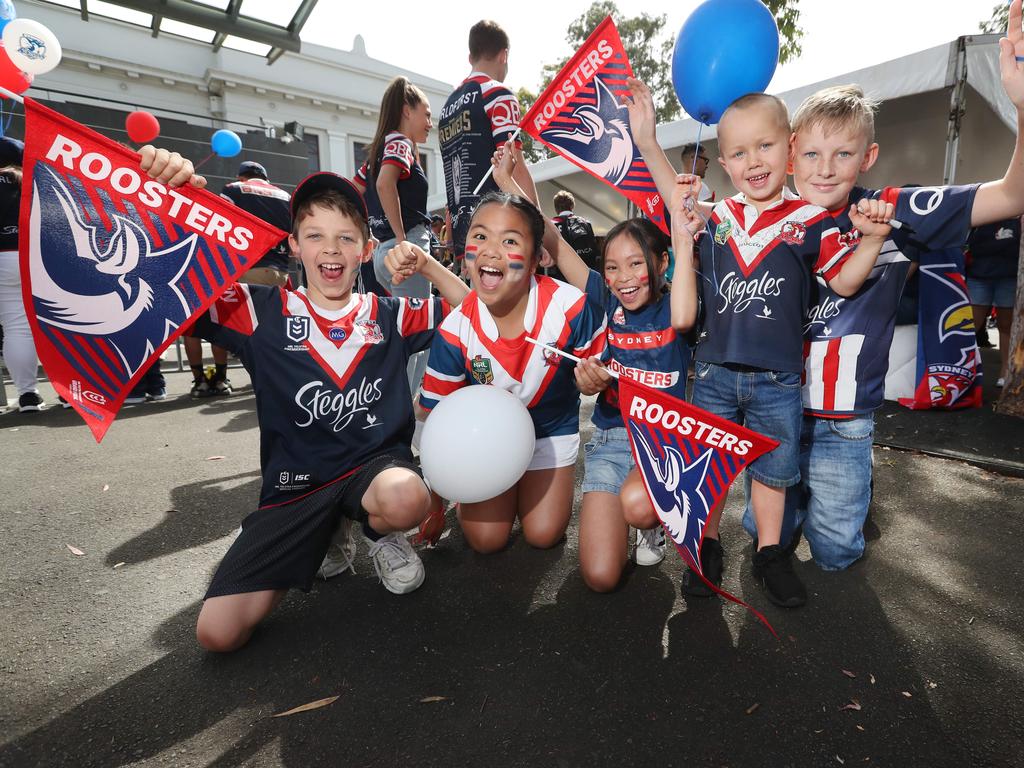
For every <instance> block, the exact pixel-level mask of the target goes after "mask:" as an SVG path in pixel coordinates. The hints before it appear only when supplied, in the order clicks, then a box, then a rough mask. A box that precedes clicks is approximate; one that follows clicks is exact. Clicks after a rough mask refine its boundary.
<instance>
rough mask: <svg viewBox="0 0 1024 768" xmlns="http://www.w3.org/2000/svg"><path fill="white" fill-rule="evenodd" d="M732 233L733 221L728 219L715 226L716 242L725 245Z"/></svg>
mask: <svg viewBox="0 0 1024 768" xmlns="http://www.w3.org/2000/svg"><path fill="white" fill-rule="evenodd" d="M731 234H732V222H731V221H730V220H729V219H726V220H725V221H723V222H722V223H721V224H719V225H718V226H717V227H715V242H716V243H718V244H719V245H725V244H726V243H727V242H728V241H729V235H731Z"/></svg>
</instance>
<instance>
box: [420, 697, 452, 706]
mask: <svg viewBox="0 0 1024 768" xmlns="http://www.w3.org/2000/svg"><path fill="white" fill-rule="evenodd" d="M435 701H448V697H447V696H427V697H426V698H423V699H420V704H430V703H432V702H435Z"/></svg>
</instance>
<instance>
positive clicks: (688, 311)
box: [669, 174, 704, 331]
mask: <svg viewBox="0 0 1024 768" xmlns="http://www.w3.org/2000/svg"><path fill="white" fill-rule="evenodd" d="M699 193H700V176H693V175H690V174H682V175H679V176H677V177H676V183H675V184H674V185H673V190H672V195H671V197H670V198H669V213H670V214H671V215H672V250H673V251H674V252H675V255H676V268H675V272H674V273H673V274H672V288H671V293H670V294H669V301H670V302H671V303H670V305H669V306H670V308H671V317H672V327H673V328H675V329H676V330H677V331H688V330H690V329H691V328H692V327H693V324H694V323H695V322H697V273H696V270H695V269H694V266H693V250H694V240H693V238H694V237H695V236H696V234H697V233H698V232H699V231H700V230H701V229H703V227H704V220H703V219H702V218H701V216H700V214H699V213H698V212H697V211H696V210H695V209H694V208H695V206H694V203H695V202H696V200H697V195H698V194H699Z"/></svg>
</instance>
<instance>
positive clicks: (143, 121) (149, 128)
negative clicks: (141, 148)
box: [124, 111, 160, 144]
mask: <svg viewBox="0 0 1024 768" xmlns="http://www.w3.org/2000/svg"><path fill="white" fill-rule="evenodd" d="M124 128H125V130H126V131H128V138H129V139H131V140H132V141H134V142H135V143H136V144H146V143H148V142H150V141H152V140H153V139H155V138H156V137H157V136H159V135H160V121H159V120H157V119H156V118H155V117H154V116H153V115H152V114H151V113H150V112H141V111H139V112H132V113H131V114H130V115H128V117H127V118H125V121H124Z"/></svg>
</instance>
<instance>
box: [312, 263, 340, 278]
mask: <svg viewBox="0 0 1024 768" xmlns="http://www.w3.org/2000/svg"><path fill="white" fill-rule="evenodd" d="M317 269H319V270H320V275H321V276H322V277H323V278H324V280H328V281H334V280H340V279H341V276H342V275H343V274H345V265H344V264H321V265H320V266H319V267H317Z"/></svg>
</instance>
